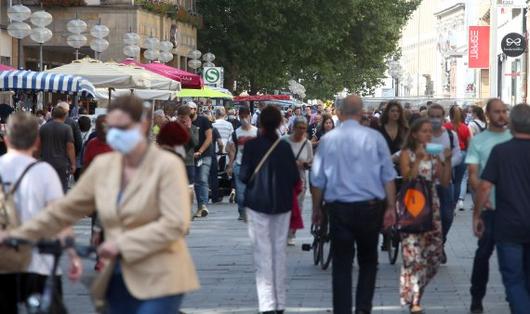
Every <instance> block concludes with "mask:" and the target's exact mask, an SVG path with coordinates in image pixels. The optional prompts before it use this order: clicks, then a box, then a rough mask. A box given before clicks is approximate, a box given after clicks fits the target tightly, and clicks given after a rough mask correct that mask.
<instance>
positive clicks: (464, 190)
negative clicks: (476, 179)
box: [459, 169, 469, 200]
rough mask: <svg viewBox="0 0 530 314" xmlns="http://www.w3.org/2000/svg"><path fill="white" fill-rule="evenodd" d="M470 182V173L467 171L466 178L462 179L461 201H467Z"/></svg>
mask: <svg viewBox="0 0 530 314" xmlns="http://www.w3.org/2000/svg"><path fill="white" fill-rule="evenodd" d="M468 181H469V172H468V171H467V169H466V171H465V172H464V177H463V178H462V184H461V186H460V197H459V198H460V199H461V200H465V199H466V195H467V183H468Z"/></svg>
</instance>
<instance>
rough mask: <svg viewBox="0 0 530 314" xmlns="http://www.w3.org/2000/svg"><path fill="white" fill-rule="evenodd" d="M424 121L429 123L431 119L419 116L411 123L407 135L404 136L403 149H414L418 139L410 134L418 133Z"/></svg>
mask: <svg viewBox="0 0 530 314" xmlns="http://www.w3.org/2000/svg"><path fill="white" fill-rule="evenodd" d="M426 123H431V121H430V120H429V119H427V118H419V119H416V120H415V121H414V122H413V123H412V126H411V127H410V130H409V132H408V134H407V137H406V138H405V144H404V145H403V149H410V150H411V151H413V152H414V151H416V149H417V148H418V145H419V143H418V140H416V139H415V138H414V136H412V135H413V134H416V133H418V132H419V131H420V130H421V128H422V127H423V125H424V124H426Z"/></svg>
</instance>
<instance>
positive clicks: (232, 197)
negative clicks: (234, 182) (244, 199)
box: [228, 189, 236, 204]
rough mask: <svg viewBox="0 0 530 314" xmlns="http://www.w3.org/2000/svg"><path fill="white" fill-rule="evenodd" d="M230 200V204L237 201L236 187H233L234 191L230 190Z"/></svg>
mask: <svg viewBox="0 0 530 314" xmlns="http://www.w3.org/2000/svg"><path fill="white" fill-rule="evenodd" d="M228 202H230V204H234V203H235V202H236V189H232V191H231V192H230V196H229V198H228Z"/></svg>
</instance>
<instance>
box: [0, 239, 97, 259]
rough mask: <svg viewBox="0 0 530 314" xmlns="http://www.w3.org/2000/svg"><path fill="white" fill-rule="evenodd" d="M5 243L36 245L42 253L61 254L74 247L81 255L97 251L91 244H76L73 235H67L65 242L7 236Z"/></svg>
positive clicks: (17, 245)
mask: <svg viewBox="0 0 530 314" xmlns="http://www.w3.org/2000/svg"><path fill="white" fill-rule="evenodd" d="M3 245H5V246H8V247H12V248H14V249H16V248H18V247H19V246H23V245H29V246H32V247H36V248H37V249H38V250H39V253H41V254H51V255H60V254H62V252H63V251H64V250H66V249H74V250H75V251H76V253H77V255H79V256H80V257H90V256H91V255H92V254H95V253H96V248H95V247H93V246H90V245H79V244H75V240H74V238H72V237H66V238H65V239H64V242H62V241H61V240H58V239H55V240H51V239H41V240H38V241H31V240H27V239H22V238H13V237H11V238H7V239H5V240H4V241H3Z"/></svg>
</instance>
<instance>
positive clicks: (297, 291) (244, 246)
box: [65, 200, 509, 314]
mask: <svg viewBox="0 0 530 314" xmlns="http://www.w3.org/2000/svg"><path fill="white" fill-rule="evenodd" d="M467 205H468V208H469V206H470V204H467ZM305 208H306V209H309V208H310V205H309V202H308V200H306V206H305ZM209 209H210V215H209V216H208V217H207V218H205V219H201V220H198V221H194V222H193V225H192V230H191V234H190V235H189V237H188V244H189V247H190V250H191V253H192V256H193V259H194V261H195V264H196V267H197V270H198V273H199V277H200V281H201V285H202V288H201V289H200V290H199V291H197V292H194V293H191V294H189V295H187V296H186V298H185V301H184V304H183V311H184V312H186V313H201V314H203V313H204V314H207V313H257V296H256V288H255V281H254V267H253V265H252V255H251V249H250V243H249V239H248V235H247V229H246V225H245V224H244V223H242V222H239V221H237V220H236V217H237V210H236V209H235V207H234V206H233V205H230V204H221V205H211V206H210V207H209ZM309 213H310V211H309V210H306V211H305V212H304V216H305V222H306V227H308V225H309V224H310V218H309ZM76 232H77V234H78V236H79V238H80V240H81V241H83V240H84V241H86V240H87V238H88V234H89V226H88V221H86V220H85V221H82V222H81V223H80V224H78V226H76ZM311 240H312V238H311V236H310V234H309V230H308V228H306V229H304V230H302V231H300V233H299V234H298V237H297V245H296V246H295V247H289V248H288V261H289V268H288V269H289V270H288V273H289V283H288V296H287V303H288V308H287V312H289V313H331V273H330V270H327V271H322V270H320V268H317V267H315V266H313V263H312V254H311V252H303V251H302V250H301V244H302V243H310V242H311ZM475 249H476V239H475V238H474V237H473V235H472V233H471V213H470V211H469V210H466V211H464V212H458V213H457V216H456V217H455V222H454V225H453V227H452V229H451V232H450V234H449V240H448V244H447V249H446V250H447V255H448V263H447V265H445V266H442V267H441V268H440V271H439V273H438V275H437V276H436V277H435V279H434V280H433V281H432V282H431V284H430V285H429V286H428V287H427V290H426V293H425V296H424V299H423V306H424V308H425V310H426V313H429V314H431V313H454V314H456V313H462V314H463V313H468V309H469V303H470V297H469V278H470V274H471V268H472V261H473V256H474V250H475ZM379 261H380V265H379V273H378V278H377V288H376V291H375V297H374V310H373V313H385V314H386V313H408V311H407V310H406V309H405V308H402V307H401V306H400V304H399V294H398V293H399V292H398V290H399V273H400V264H401V262H400V259H398V263H397V264H396V265H390V264H389V263H388V260H387V257H386V254H381V255H380V258H379ZM85 265H86V268H85V269H86V270H87V276H88V277H90V276H93V272H92V271H90V270H89V269H91V268H92V265H93V262H90V261H87V262H85ZM175 267H178V265H175ZM355 269H357V268H356V267H355V268H354V282H356V280H357V278H356V272H355ZM65 285H66V286H65V298H66V303H67V306H68V308H69V309H70V311H71V313H76V314H85V313H94V311H93V309H92V307H91V304H90V301H89V297H88V293H87V291H86V289H85V287H84V286H83V285H82V284H79V283H77V284H70V283H66V282H65ZM484 305H485V308H486V313H495V314H504V313H506V314H507V313H509V310H508V307H507V305H506V302H505V301H504V288H503V286H502V283H501V278H500V274H499V272H498V267H497V261H496V256H494V257H493V258H492V263H491V274H490V284H489V286H488V294H487V296H486V298H485V300H484Z"/></svg>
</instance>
